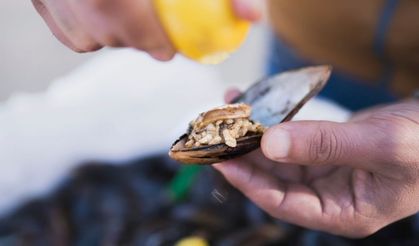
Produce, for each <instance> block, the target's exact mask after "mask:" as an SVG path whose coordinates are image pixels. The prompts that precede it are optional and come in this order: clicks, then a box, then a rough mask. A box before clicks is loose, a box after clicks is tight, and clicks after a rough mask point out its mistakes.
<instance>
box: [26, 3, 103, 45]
mask: <svg viewBox="0 0 419 246" xmlns="http://www.w3.org/2000/svg"><path fill="white" fill-rule="evenodd" d="M32 3H33V5H34V7H35V9H36V10H37V11H38V13H39V14H40V15H41V16H42V17H43V19H44V20H45V22H46V23H47V25H48V27H49V28H50V30H51V31H52V33H53V34H54V36H56V37H57V39H58V40H60V42H62V43H63V44H64V45H66V46H67V47H69V48H70V49H72V50H74V51H77V52H87V51H94V50H98V49H100V48H101V45H100V44H98V43H97V42H96V41H95V40H94V39H93V38H92V37H91V36H90V35H89V34H88V33H86V31H84V30H83V28H82V26H80V25H79V23H78V22H77V20H76V19H75V16H74V14H73V13H72V11H71V10H70V7H69V6H68V5H67V3H65V2H63V1H60V2H59V3H57V2H54V1H53V2H51V3H50V2H46V3H44V2H41V1H40V0H32Z"/></svg>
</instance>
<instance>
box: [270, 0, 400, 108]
mask: <svg viewBox="0 0 419 246" xmlns="http://www.w3.org/2000/svg"><path fill="white" fill-rule="evenodd" d="M398 3H399V0H386V2H385V4H384V7H383V11H382V13H381V15H380V17H379V20H378V24H377V29H376V33H375V38H374V47H373V48H374V52H375V53H376V55H377V56H378V57H379V58H380V59H381V60H382V61H383V64H384V69H383V74H382V75H381V77H380V79H379V81H363V80H362V79H359V78H356V77H355V76H353V75H350V74H346V73H343V72H341V71H334V72H333V73H332V76H331V79H330V81H329V83H328V85H327V86H326V87H325V89H324V90H323V91H322V92H321V93H320V96H323V97H326V98H329V99H331V100H333V101H335V102H337V103H338V104H340V105H342V106H344V107H347V108H349V109H351V110H359V109H362V108H366V107H369V106H373V105H376V104H382V103H389V102H393V101H395V100H397V97H396V96H395V95H394V94H393V93H392V92H391V91H390V89H389V82H390V81H391V80H392V77H393V66H392V64H391V62H390V60H389V59H387V56H386V54H385V49H384V47H385V41H386V38H387V34H388V29H389V25H390V23H391V20H392V17H393V16H394V13H395V10H396V8H397V6H398ZM309 65H315V64H314V63H313V62H310V61H308V60H306V59H303V58H302V57H300V56H298V55H297V53H296V52H295V51H294V50H292V49H291V48H290V47H289V46H288V45H286V44H285V43H284V42H283V41H282V40H280V39H277V40H275V42H274V43H273V45H272V53H271V57H270V62H269V68H268V72H269V74H274V73H278V72H282V71H286V70H290V69H296V68H300V67H304V66H309Z"/></svg>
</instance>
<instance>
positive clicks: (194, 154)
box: [169, 134, 262, 164]
mask: <svg viewBox="0 0 419 246" xmlns="http://www.w3.org/2000/svg"><path fill="white" fill-rule="evenodd" d="M187 139H188V135H186V134H185V135H183V136H182V137H180V139H179V140H177V141H176V142H175V143H174V144H173V146H172V148H171V150H170V152H169V156H170V157H171V158H172V159H174V160H177V161H179V162H182V163H184V164H213V163H217V162H222V161H226V160H229V159H233V158H236V157H239V156H241V155H244V154H247V153H249V152H251V151H253V150H255V149H257V148H259V146H260V140H261V139H262V134H258V135H251V136H245V137H242V138H240V139H238V140H237V147H234V148H232V147H229V146H227V145H226V144H223V143H222V144H215V145H209V146H201V147H197V148H185V143H186V140H187Z"/></svg>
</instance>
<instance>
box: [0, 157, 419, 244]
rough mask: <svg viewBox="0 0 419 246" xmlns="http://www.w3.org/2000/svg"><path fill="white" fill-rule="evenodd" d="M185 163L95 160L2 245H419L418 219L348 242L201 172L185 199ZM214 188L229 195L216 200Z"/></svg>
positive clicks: (1, 223)
mask: <svg viewBox="0 0 419 246" xmlns="http://www.w3.org/2000/svg"><path fill="white" fill-rule="evenodd" d="M178 169H179V165H178V164H177V163H175V162H174V161H172V160H170V159H169V158H168V157H167V156H166V155H165V154H162V155H156V156H151V157H148V158H143V159H141V160H138V161H134V162H131V163H126V164H125V165H121V164H119V165H111V164H106V163H90V164H86V165H85V166H84V167H82V168H80V169H79V170H76V171H75V172H74V173H73V175H72V176H71V177H70V178H69V179H68V180H67V181H66V182H64V183H63V184H62V185H61V187H59V188H58V189H57V190H56V191H55V192H53V193H52V194H50V195H49V196H47V197H44V198H39V199H37V200H33V201H30V202H28V203H27V204H25V205H23V206H22V207H21V208H19V209H17V210H16V211H15V212H14V213H12V214H10V215H8V216H6V217H4V218H2V219H0V245H2V246H3V245H42V246H43V245H76V246H77V245H80V246H84V245H141V246H143V245H145V246H148V245H150V246H154V245H176V243H178V242H180V241H181V240H182V239H185V238H188V237H191V236H195V237H199V238H201V239H202V240H204V241H206V242H207V243H208V244H209V245H220V246H228V245H249V246H253V245H309V246H310V245H333V246H339V245H419V220H417V219H415V217H411V218H407V219H405V220H403V221H400V222H398V223H396V224H393V225H391V226H389V227H387V228H385V229H383V230H382V231H380V232H378V233H377V234H375V235H374V236H371V237H369V238H366V239H362V240H349V239H344V238H340V237H336V236H332V235H328V234H325V233H319V232H315V231H309V230H304V229H302V228H299V227H296V226H292V225H288V224H285V223H283V222H281V221H277V220H275V219H273V218H271V217H270V216H268V215H267V214H265V213H264V212H263V211H261V210H260V209H259V208H257V207H256V206H255V205H253V204H252V203H251V202H250V201H249V200H247V199H246V198H245V197H243V196H242V195H241V194H240V193H239V192H238V191H236V190H235V189H234V188H232V187H231V186H230V185H229V184H228V183H227V182H226V181H225V180H224V179H223V177H222V176H220V175H219V174H218V173H217V172H216V171H214V170H213V169H212V168H211V167H207V166H205V167H201V169H200V172H199V173H198V174H197V175H198V176H197V177H196V178H195V179H194V182H193V183H191V184H192V185H191V186H190V188H189V190H188V191H187V193H186V195H185V196H184V197H183V198H181V199H179V198H178V199H174V198H173V195H171V193H170V192H169V189H168V186H170V183H171V182H172V179H173V177H175V175H176V173H177V171H178ZM214 190H216V191H217V192H216V193H217V194H219V196H221V197H222V199H220V197H219V196H216V195H214Z"/></svg>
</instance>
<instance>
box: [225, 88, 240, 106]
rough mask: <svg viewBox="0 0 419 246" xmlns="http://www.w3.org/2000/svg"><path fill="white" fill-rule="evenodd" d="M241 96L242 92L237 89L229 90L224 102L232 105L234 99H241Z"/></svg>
mask: <svg viewBox="0 0 419 246" xmlns="http://www.w3.org/2000/svg"><path fill="white" fill-rule="evenodd" d="M240 95H241V92H240V90H239V89H237V88H234V87H233V88H230V89H228V90H227V92H226V93H225V94H224V101H225V102H226V103H231V102H232V101H233V100H234V99H236V98H237V97H239V96H240Z"/></svg>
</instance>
